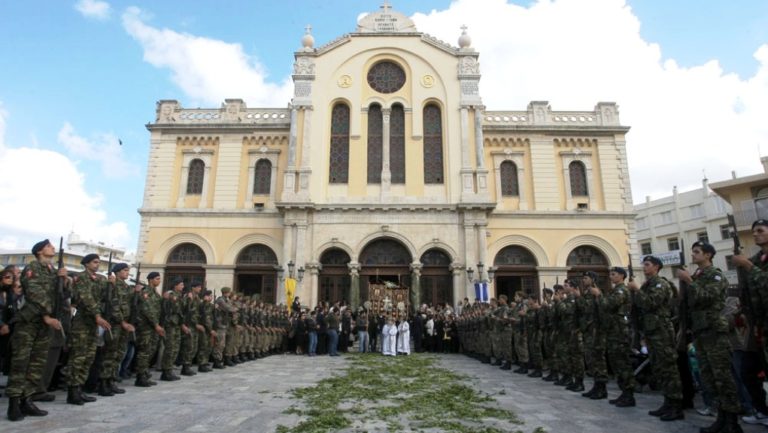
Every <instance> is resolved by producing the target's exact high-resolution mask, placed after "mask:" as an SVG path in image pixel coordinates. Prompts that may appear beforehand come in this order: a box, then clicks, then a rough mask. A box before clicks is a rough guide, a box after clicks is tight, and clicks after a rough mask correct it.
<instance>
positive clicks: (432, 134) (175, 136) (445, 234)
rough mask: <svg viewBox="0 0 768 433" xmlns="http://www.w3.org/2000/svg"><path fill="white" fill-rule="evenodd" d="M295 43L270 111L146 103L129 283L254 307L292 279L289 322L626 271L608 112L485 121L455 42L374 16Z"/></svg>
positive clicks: (619, 133) (392, 14)
mask: <svg viewBox="0 0 768 433" xmlns="http://www.w3.org/2000/svg"><path fill="white" fill-rule="evenodd" d="M457 34H459V33H458V31H457ZM301 46H302V48H300V49H299V50H298V51H297V52H295V53H294V57H295V63H294V70H293V83H294V94H293V98H292V100H291V101H286V103H287V106H286V107H282V108H251V107H247V106H246V104H245V103H244V102H243V101H242V100H240V99H227V100H226V101H225V102H224V103H223V104H222V106H221V108H208V109H187V108H184V107H182V106H181V105H180V104H179V103H178V102H177V101H174V100H162V101H159V102H158V103H157V117H156V120H155V122H154V123H151V124H149V125H147V128H148V129H149V131H150V134H151V138H150V154H149V165H148V169H147V179H146V187H145V192H144V199H143V204H142V207H141V209H140V210H139V213H140V214H141V233H140V239H139V246H138V261H139V262H140V263H141V264H142V270H144V271H145V272H149V271H152V270H157V271H160V272H161V274H163V275H164V280H165V281H166V284H167V282H169V281H170V280H171V279H172V278H173V277H175V276H181V277H182V278H184V279H185V280H186V281H188V282H189V281H195V280H198V281H204V282H205V283H206V284H207V286H208V287H210V288H213V289H216V290H218V289H219V288H220V287H222V286H231V287H233V288H235V289H236V290H238V291H241V292H244V293H246V294H258V295H260V296H261V298H262V299H264V300H265V301H268V302H285V300H286V294H285V290H284V283H285V279H286V278H288V277H294V278H296V279H297V280H300V281H298V284H297V289H296V295H298V296H300V297H301V300H302V303H303V304H305V305H307V304H309V305H313V306H314V305H315V304H316V303H317V302H319V301H324V300H329V301H336V300H341V299H346V300H348V301H351V302H352V303H353V304H358V303H360V302H363V301H365V300H366V299H368V297H369V293H368V285H369V283H376V282H382V281H389V282H393V283H395V284H400V285H402V286H405V287H408V288H410V295H409V296H410V298H411V301H413V302H421V303H433V304H435V303H443V302H444V303H448V304H452V305H453V304H456V303H457V302H459V301H460V300H461V299H463V298H464V297H469V298H470V299H471V300H472V299H474V297H475V283H477V282H487V283H488V284H487V286H488V289H489V291H490V294H491V296H496V295H499V294H502V293H505V294H508V295H511V294H512V293H514V292H515V291H517V290H522V291H524V292H527V293H533V294H536V293H540V292H541V288H542V287H545V286H546V287H551V286H552V285H553V284H555V283H556V281H558V280H559V281H561V282H562V281H563V279H564V278H566V277H567V276H568V275H576V274H578V273H580V272H583V271H584V270H594V271H596V272H597V273H598V274H600V275H601V276H607V270H608V268H609V267H610V266H617V265H626V262H627V255H628V252H629V251H630V249H631V248H632V245H634V244H635V242H634V239H633V238H634V235H633V233H634V219H633V217H634V214H633V210H632V203H631V191H630V183H629V173H628V167H627V154H626V142H625V135H626V133H627V132H628V131H629V128H628V127H626V126H622V125H621V124H620V122H619V113H618V111H617V106H616V104H615V103H611V102H600V103H598V104H597V105H596V106H595V108H594V109H593V110H588V111H553V110H552V109H551V108H550V105H549V103H548V102H545V101H533V102H530V103H529V104H528V106H527V108H525V109H523V110H517V111H511V110H504V111H489V110H486V107H485V106H483V101H482V98H481V94H480V91H479V89H480V87H479V84H480V78H481V71H480V62H479V55H480V53H478V52H477V51H475V49H474V48H473V47H472V44H471V38H470V37H469V35H468V34H467V32H466V28H464V29H463V32H462V33H461V35H460V36H459V38H458V47H457V46H453V45H450V44H448V43H445V42H443V41H440V40H437V39H436V38H434V37H432V36H429V35H427V34H424V33H420V32H419V31H418V30H417V29H416V27H415V26H414V24H413V22H412V21H411V20H410V19H409V18H408V17H406V16H405V15H403V14H401V13H398V12H396V11H394V10H392V9H391V8H390V7H389V6H388V5H386V4H385V5H384V6H382V8H381V10H379V11H376V12H373V13H371V14H369V15H367V16H365V17H364V18H362V19H361V20H360V22H359V23H358V25H357V29H356V30H355V31H354V32H352V33H348V34H345V35H343V36H341V37H339V38H337V39H336V40H333V41H331V42H329V43H327V44H325V45H322V46H315V43H314V38H313V37H312V35H311V34H310V30H309V28H308V30H307V33H306V34H305V35H304V36H303V38H302V39H301ZM485 90H486V91H493V89H485ZM288 102H290V103H288ZM602 280H603V284H607V281H606V279H605V278H603V279H602Z"/></svg>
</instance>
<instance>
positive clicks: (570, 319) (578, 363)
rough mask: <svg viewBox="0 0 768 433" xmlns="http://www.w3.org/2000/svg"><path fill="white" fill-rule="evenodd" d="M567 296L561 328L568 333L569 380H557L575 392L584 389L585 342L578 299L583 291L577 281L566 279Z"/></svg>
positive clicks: (567, 360) (563, 307) (562, 310)
mask: <svg viewBox="0 0 768 433" xmlns="http://www.w3.org/2000/svg"><path fill="white" fill-rule="evenodd" d="M564 286H565V290H566V297H565V300H564V301H563V302H561V304H562V308H561V318H562V324H561V329H562V330H563V332H565V333H567V335H568V345H567V347H568V350H567V352H566V362H565V364H566V365H567V366H568V369H569V373H570V374H569V375H568V378H567V379H568V381H562V382H559V383H558V382H555V384H557V385H563V386H565V389H567V390H569V391H573V392H581V391H584V342H583V340H582V334H581V326H580V324H581V318H580V315H581V309H580V307H579V303H578V299H579V298H580V297H581V292H580V291H579V287H578V285H577V284H576V283H574V282H573V281H570V280H566V281H565V284H564Z"/></svg>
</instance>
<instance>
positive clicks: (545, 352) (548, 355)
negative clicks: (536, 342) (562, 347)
mask: <svg viewBox="0 0 768 433" xmlns="http://www.w3.org/2000/svg"><path fill="white" fill-rule="evenodd" d="M541 346H542V357H543V359H542V363H543V364H544V365H546V366H547V367H548V368H552V366H553V365H554V364H555V362H554V359H555V331H552V330H548V331H545V332H544V336H543V341H542V342H541ZM555 368H556V367H555Z"/></svg>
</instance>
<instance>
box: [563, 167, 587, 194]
mask: <svg viewBox="0 0 768 433" xmlns="http://www.w3.org/2000/svg"><path fill="white" fill-rule="evenodd" d="M568 172H569V174H570V177H571V195H572V196H574V197H575V196H580V195H581V196H584V195H589V192H588V191H587V168H586V167H585V166H584V163H583V162H581V161H573V162H572V163H570V165H568Z"/></svg>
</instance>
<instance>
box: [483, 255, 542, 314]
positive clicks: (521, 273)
mask: <svg viewBox="0 0 768 433" xmlns="http://www.w3.org/2000/svg"><path fill="white" fill-rule="evenodd" d="M493 266H494V267H495V268H496V274H495V276H494V287H495V288H496V296H497V297H498V296H499V295H506V296H507V297H508V298H509V300H510V301H511V300H512V299H513V298H514V296H515V293H516V292H517V291H521V292H523V293H524V294H526V295H536V296H541V293H540V289H539V273H538V271H537V270H536V266H538V262H537V261H536V257H534V255H533V254H532V253H531V252H530V251H529V250H528V249H527V248H525V247H521V246H519V245H510V246H507V247H504V248H503V249H502V250H501V251H499V252H498V253H497V254H496V257H494V259H493Z"/></svg>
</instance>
